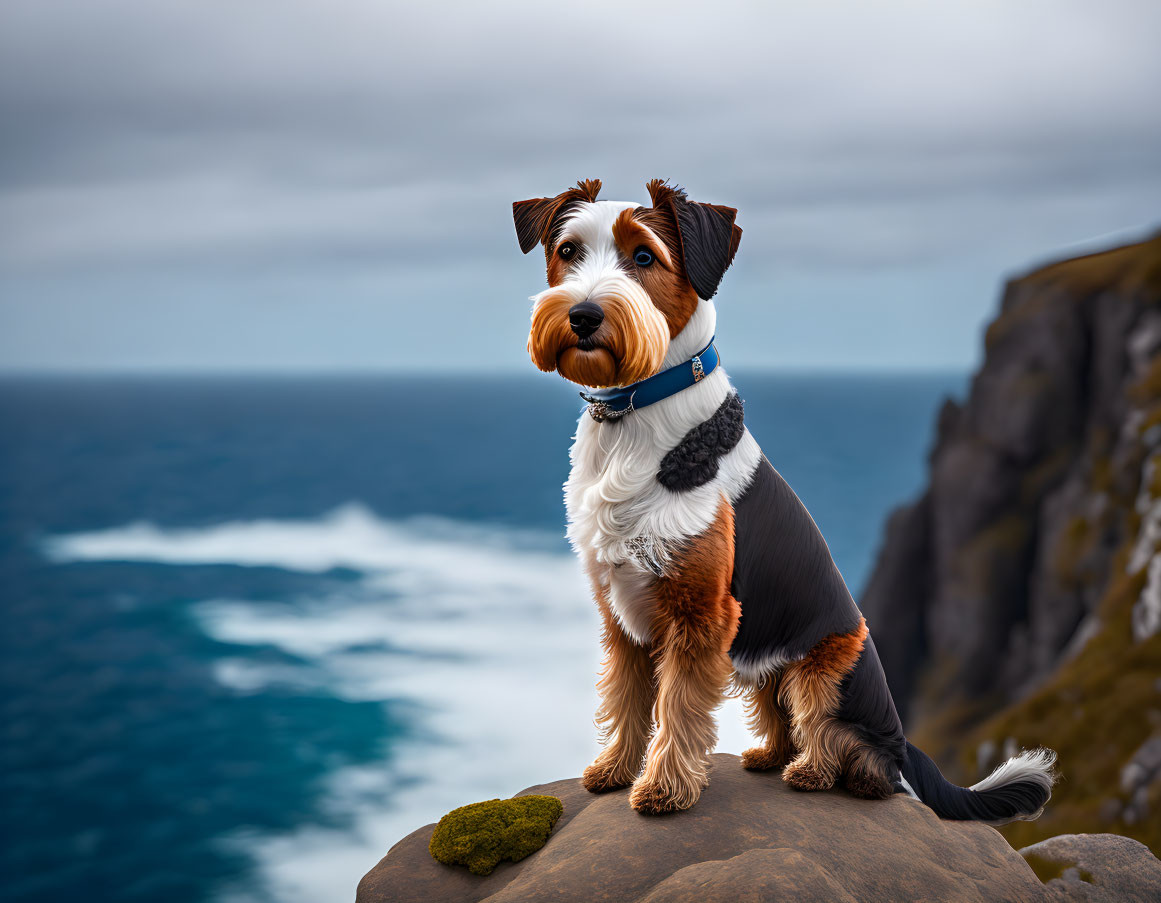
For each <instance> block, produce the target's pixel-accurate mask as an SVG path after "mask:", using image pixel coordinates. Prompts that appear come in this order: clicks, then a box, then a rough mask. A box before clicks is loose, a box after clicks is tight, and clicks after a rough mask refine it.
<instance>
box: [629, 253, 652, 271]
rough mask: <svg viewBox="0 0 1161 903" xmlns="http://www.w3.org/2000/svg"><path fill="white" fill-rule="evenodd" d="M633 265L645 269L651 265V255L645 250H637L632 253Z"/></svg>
mask: <svg viewBox="0 0 1161 903" xmlns="http://www.w3.org/2000/svg"><path fill="white" fill-rule="evenodd" d="M633 263H635V264H637V266H639V267H647V266H649V264H651V263H653V254H652V253H650V251H649V250H648V249H646V248H638V249H637V250H636V251H634V252H633Z"/></svg>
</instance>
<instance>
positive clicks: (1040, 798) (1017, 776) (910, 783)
mask: <svg viewBox="0 0 1161 903" xmlns="http://www.w3.org/2000/svg"><path fill="white" fill-rule="evenodd" d="M1055 762H1056V753H1054V752H1053V751H1052V750H1050V749H1033V750H1026V751H1024V752H1022V753H1020V755H1018V756H1013V757H1012V758H1011V759H1009V760H1008V761H1007V762H1005V763H1004V764H1003V765H1001V766H1000V767H999V768H997V769H996V770H995V771H993V772H992V773H991V774H990V775H988V776H987V777H986V778H984V779H983V780H982V781H980V782H979V783H978V784H973V785H972V786H971V787H970V788H968V787H957V786H956V785H955V784H953V783H951V781H949V780H948V779H947V778H945V777H944V776H943V775H942V774H941V773H940V771H939V767H938V766H937V765H936V764H935V763H934V762H932V761H931V758H930V757H929V756H928V755H927V754H926V753H925V752H923V750H921V749H919V748H917V747H915V746H912V745H911V743H910V742H908V743H907V751H906V753H905V754H904V756H903V787H904V789H905V790H906V791H908V792H909V793H911V794H912V795H913V796H915V797H917V798H918V799H919V801H920V802H922V803H925V804H926V805H928V806H930V807H931V808H932V809H933V810H935V814H936V815H938V816H939V817H940V818H949V819H957V820H960V821H985V822H989V823H991V824H1004V823H1005V822H1010V821H1016V820H1017V819H1020V820H1024V821H1032V820H1033V819H1034V818H1036V817H1037V816H1039V815H1040V813H1041V812H1043V811H1044V804H1045V803H1047V802H1048V799H1049V797H1051V796H1052V785H1053V784H1054V783H1055V782H1056V772H1055V770H1054V769H1053V765H1054V764H1055Z"/></svg>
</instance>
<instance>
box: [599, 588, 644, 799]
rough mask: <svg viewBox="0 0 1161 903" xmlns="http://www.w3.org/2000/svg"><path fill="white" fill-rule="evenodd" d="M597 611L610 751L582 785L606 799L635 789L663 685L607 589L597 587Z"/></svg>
mask: <svg viewBox="0 0 1161 903" xmlns="http://www.w3.org/2000/svg"><path fill="white" fill-rule="evenodd" d="M594 587H595V590H596V597H597V607H598V608H599V609H600V612H601V619H602V621H603V622H604V629H603V631H602V632H601V645H602V646H603V647H604V650H605V658H604V662H603V663H602V665H601V675H600V679H599V680H598V681H597V693H598V694H599V695H600V698H601V704H600V707H599V708H598V709H597V716H596V722H597V726H598V727H599V728H600V732H601V741H602V743H604V744H605V748H604V750H603V751H602V752H601V754H600V755H599V756H597V758H596V761H594V762H593V764H592V765H590V766H589V767H588V768H586V769H585V771H584V774H583V775H582V776H581V783H582V784H584V786H585V789H586V790H590V791H592V792H593V793H604V792H605V791H607V790H616V789H617V788H619V787H627V786H629V785H630V784H632V783H633V781H634V779H636V777H637V773H638V772H639V771H640V770H641V762H642V760H643V759H644V758H645V747H646V746H647V745H648V743H649V735H650V733H651V731H652V725H653V701H654V699H655V698H656V696H657V684H656V682H655V680H654V674H653V659H652V658H651V657H650V655H649V649H648V648H646V647H645V646H640V645H638V644H637V643H634V642H633V641H632V640H631V639H630V638H629V637H628V635H626V633H625V631H623V630H622V629H621V626H620V625H619V624H618V623H617V620H616V618H615V617H614V615H613V613H612V611H611V610H610V609H609V604H608V601H607V599H606V595H605V591H604V588H603V587H601V586H600V585H599V584H597V583H596V581H594Z"/></svg>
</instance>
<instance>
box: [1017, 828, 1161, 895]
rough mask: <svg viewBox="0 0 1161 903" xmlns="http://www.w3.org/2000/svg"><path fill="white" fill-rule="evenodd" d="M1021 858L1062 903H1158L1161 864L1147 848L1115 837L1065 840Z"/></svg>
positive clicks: (1077, 836) (1043, 844)
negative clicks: (1071, 901)
mask: <svg viewBox="0 0 1161 903" xmlns="http://www.w3.org/2000/svg"><path fill="white" fill-rule="evenodd" d="M1020 855H1021V856H1023V857H1024V859H1025V860H1026V861H1027V862H1028V863H1029V864H1030V865H1031V866H1032V868H1033V869H1034V870H1035V871H1036V872H1037V874H1038V875H1039V876H1040V879H1041V880H1042V881H1044V882H1045V884H1046V887H1047V889H1048V891H1049V892H1050V893H1052V894H1053V895H1054V896H1055V897H1056V899H1058V900H1077V901H1080V900H1084V901H1086V903H1156V900H1157V899H1158V897H1157V893H1158V887H1161V862H1159V861H1158V860H1157V859H1156V857H1154V856H1153V854H1152V853H1150V852H1149V850H1148V849H1147V848H1146V847H1145V846H1144V845H1143V844H1139V843H1137V841H1135V840H1130V839H1129V838H1128V837H1118V836H1117V835H1116V834H1065V835H1062V836H1061V837H1051V838H1049V839H1048V840H1042V841H1041V842H1040V843H1037V844H1033V845H1032V846H1030V847H1025V848H1024V849H1022V850H1021V851H1020Z"/></svg>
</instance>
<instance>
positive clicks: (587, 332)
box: [568, 301, 605, 339]
mask: <svg viewBox="0 0 1161 903" xmlns="http://www.w3.org/2000/svg"><path fill="white" fill-rule="evenodd" d="M603 319H605V312H604V311H603V310H601V308H600V305H599V304H594V303H593V302H592V301H582V302H581V303H580V304H574V305H573V306H572V307H570V308H569V309H568V325H569V326H571V327H572V331H573V332H575V333H576V334H577V335H578V336H580V337H581V338H582V339H587V338H588V337H589V336H591V335H592V334H593V333H594V332H596V331H597V328H598V327H599V326H600V325H601V321H602V320H603Z"/></svg>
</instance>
